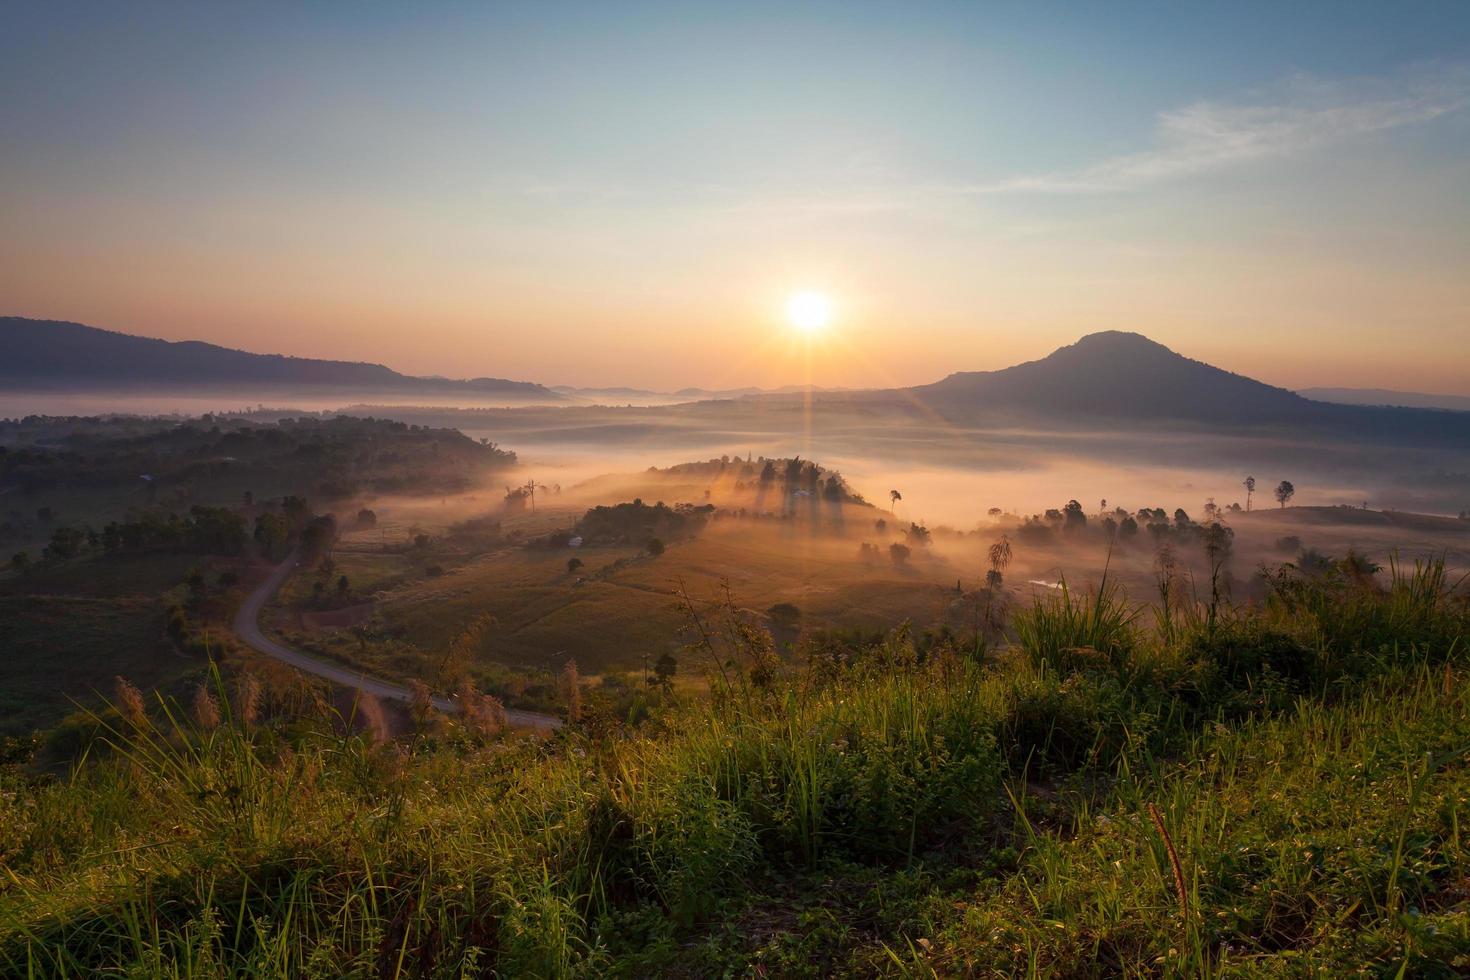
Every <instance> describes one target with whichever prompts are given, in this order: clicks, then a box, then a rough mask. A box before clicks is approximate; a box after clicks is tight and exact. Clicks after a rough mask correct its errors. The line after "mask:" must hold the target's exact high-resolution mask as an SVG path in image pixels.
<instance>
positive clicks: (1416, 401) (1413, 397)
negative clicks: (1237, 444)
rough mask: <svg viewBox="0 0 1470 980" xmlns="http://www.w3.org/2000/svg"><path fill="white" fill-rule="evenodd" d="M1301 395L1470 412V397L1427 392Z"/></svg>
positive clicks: (1316, 392)
mask: <svg viewBox="0 0 1470 980" xmlns="http://www.w3.org/2000/svg"><path fill="white" fill-rule="evenodd" d="M1297 394H1298V395H1301V396H1302V397H1303V398H1311V399H1313V400H1315V401H1319V402H1335V403H1337V404H1339V405H1389V406H1395V407H1399V408H1438V409H1444V410H1447V411H1451V412H1470V395H1436V394H1432V393H1430V392H1427V391H1391V390H1389V389H1387V388H1302V389H1300V390H1299V391H1298V392H1297Z"/></svg>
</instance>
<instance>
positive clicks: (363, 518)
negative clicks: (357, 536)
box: [357, 507, 378, 527]
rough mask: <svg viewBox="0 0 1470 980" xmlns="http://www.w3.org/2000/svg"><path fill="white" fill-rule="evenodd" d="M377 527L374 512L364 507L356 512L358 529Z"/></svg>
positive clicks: (376, 517)
mask: <svg viewBox="0 0 1470 980" xmlns="http://www.w3.org/2000/svg"><path fill="white" fill-rule="evenodd" d="M377 525H378V515H377V513H376V512H374V511H372V510H369V509H368V508H366V507H364V508H363V509H362V510H360V511H358V512H357V526H358V527H377Z"/></svg>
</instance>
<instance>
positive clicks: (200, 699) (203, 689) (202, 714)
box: [194, 681, 220, 732]
mask: <svg viewBox="0 0 1470 980" xmlns="http://www.w3.org/2000/svg"><path fill="white" fill-rule="evenodd" d="M219 722H220V714H219V702H218V701H216V700H215V699H214V694H213V693H211V692H210V690H209V685H207V684H205V683H203V682H202V681H201V682H200V684H199V686H198V687H196V688H194V724H196V725H198V726H199V730H200V731H202V732H212V731H214V730H215V729H216V728H218V727H219Z"/></svg>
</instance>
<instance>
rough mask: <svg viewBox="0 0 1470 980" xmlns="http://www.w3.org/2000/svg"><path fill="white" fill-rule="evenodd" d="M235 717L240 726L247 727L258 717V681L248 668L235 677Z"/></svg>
mask: <svg viewBox="0 0 1470 980" xmlns="http://www.w3.org/2000/svg"><path fill="white" fill-rule="evenodd" d="M235 717H236V718H238V719H239V720H240V725H241V727H242V728H249V727H250V726H251V725H253V724H255V722H256V721H257V720H258V719H259V718H260V681H258V680H256V678H255V675H254V674H252V673H250V672H249V671H248V670H242V671H241V672H240V673H239V674H238V675H237V676H236V677H235Z"/></svg>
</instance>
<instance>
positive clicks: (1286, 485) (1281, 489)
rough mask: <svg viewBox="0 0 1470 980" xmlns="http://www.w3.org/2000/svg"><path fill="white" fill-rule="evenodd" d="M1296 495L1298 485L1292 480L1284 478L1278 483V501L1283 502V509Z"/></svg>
mask: <svg viewBox="0 0 1470 980" xmlns="http://www.w3.org/2000/svg"><path fill="white" fill-rule="evenodd" d="M1295 496H1296V487H1294V486H1292V485H1291V481H1290V480H1282V481H1281V482H1280V483H1278V484H1276V501H1277V502H1278V503H1279V504H1281V507H1282V509H1285V508H1286V502H1287V501H1288V500H1290V499H1291V498H1292V497H1295Z"/></svg>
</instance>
